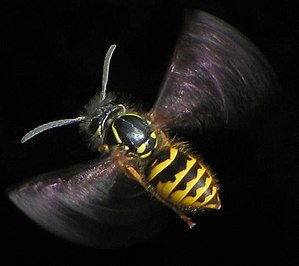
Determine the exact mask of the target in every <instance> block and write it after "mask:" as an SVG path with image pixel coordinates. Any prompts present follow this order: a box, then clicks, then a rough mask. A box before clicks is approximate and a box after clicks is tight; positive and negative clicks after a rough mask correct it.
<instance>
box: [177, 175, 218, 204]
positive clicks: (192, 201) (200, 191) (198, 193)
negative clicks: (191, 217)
mask: <svg viewBox="0 0 299 266" xmlns="http://www.w3.org/2000/svg"><path fill="white" fill-rule="evenodd" d="M211 183H212V177H211V176H209V177H208V178H207V179H206V183H205V185H204V186H203V187H201V188H198V189H197V190H196V196H195V197H192V196H187V197H185V198H184V199H183V200H182V202H181V204H182V205H185V206H194V204H195V205H197V204H196V201H197V200H198V199H199V197H200V196H202V194H203V193H204V192H205V191H206V190H207V188H208V187H209V186H210V184H211ZM200 204H201V205H202V203H200ZM194 207H198V206H194Z"/></svg>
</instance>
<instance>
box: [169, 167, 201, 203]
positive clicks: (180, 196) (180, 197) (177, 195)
mask: <svg viewBox="0 0 299 266" xmlns="http://www.w3.org/2000/svg"><path fill="white" fill-rule="evenodd" d="M204 173H205V169H204V168H202V169H198V170H197V174H196V177H194V179H192V180H190V181H189V182H188V183H187V184H186V188H185V189H184V190H178V191H175V192H173V193H172V194H171V196H170V198H171V199H172V200H173V201H175V202H177V203H181V204H183V205H186V206H189V205H190V204H189V203H188V202H186V203H185V202H184V200H185V199H186V198H188V197H186V195H187V194H188V193H189V192H190V190H191V189H192V188H193V187H194V185H195V184H196V183H197V182H198V181H199V180H200V179H201V177H202V176H203V174H204ZM185 197H186V198H185ZM187 201H188V200H187Z"/></svg>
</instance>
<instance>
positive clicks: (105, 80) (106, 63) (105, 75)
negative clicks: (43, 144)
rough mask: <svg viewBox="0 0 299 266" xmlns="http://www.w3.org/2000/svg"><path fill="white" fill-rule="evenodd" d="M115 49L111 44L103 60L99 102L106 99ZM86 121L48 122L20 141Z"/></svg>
mask: <svg viewBox="0 0 299 266" xmlns="http://www.w3.org/2000/svg"><path fill="white" fill-rule="evenodd" d="M115 48H116V45H115V44H113V45H111V46H110V47H109V49H108V51H107V53H106V56H105V60H104V66H103V78H102V91H101V100H104V99H105V98H106V86H107V83H108V75H109V66H110V61H111V57H112V54H113V52H114V50H115ZM83 120H86V117H85V116H79V117H76V118H70V119H61V120H57V121H53V122H49V123H46V124H43V125H40V126H38V127H36V128H34V129H32V130H31V131H29V132H28V133H27V134H25V135H24V137H23V138H22V139H21V143H24V142H26V141H27V140H29V139H31V138H33V137H34V136H36V135H38V134H39V133H42V132H44V131H46V130H48V129H51V128H56V127H62V126H66V125H70V124H75V123H80V122H81V121H83Z"/></svg>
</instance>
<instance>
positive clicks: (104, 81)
mask: <svg viewBox="0 0 299 266" xmlns="http://www.w3.org/2000/svg"><path fill="white" fill-rule="evenodd" d="M115 48H116V45H115V44H112V45H111V46H110V47H109V49H108V51H107V53H106V56H105V60H104V66H103V77H102V92H101V100H104V99H105V98H106V86H107V83H108V76H109V66H110V61H111V57H112V54H113V52H114V50H115Z"/></svg>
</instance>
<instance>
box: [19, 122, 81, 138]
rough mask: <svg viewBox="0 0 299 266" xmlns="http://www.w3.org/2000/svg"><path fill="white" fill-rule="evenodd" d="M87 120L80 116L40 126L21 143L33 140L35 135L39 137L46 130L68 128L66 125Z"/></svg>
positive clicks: (26, 135) (30, 132) (31, 131)
mask: <svg viewBox="0 0 299 266" xmlns="http://www.w3.org/2000/svg"><path fill="white" fill-rule="evenodd" d="M85 119H86V117H84V116H79V117H77V118H71V119H61V120H57V121H53V122H49V123H46V124H43V125H40V126H38V127H36V128H34V129H32V130H30V131H29V132H28V133H27V134H25V135H24V137H23V138H22V139H21V143H24V142H26V141H27V140H29V139H31V138H32V137H34V136H35V135H37V134H39V133H41V132H43V131H45V130H48V129H51V128H55V127H61V126H66V125H70V124H74V123H79V122H81V121H83V120H85Z"/></svg>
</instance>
